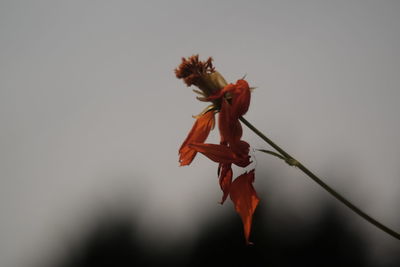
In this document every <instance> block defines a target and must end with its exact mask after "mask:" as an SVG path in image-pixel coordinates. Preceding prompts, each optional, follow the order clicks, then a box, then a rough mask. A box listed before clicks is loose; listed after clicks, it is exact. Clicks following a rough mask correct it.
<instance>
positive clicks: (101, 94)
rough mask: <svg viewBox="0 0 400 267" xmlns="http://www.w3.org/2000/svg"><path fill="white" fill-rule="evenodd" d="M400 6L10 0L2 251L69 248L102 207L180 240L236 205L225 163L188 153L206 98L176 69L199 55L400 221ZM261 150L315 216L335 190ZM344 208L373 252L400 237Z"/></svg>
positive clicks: (301, 208) (5, 10)
mask: <svg viewBox="0 0 400 267" xmlns="http://www.w3.org/2000/svg"><path fill="white" fill-rule="evenodd" d="M399 12H400V2H397V1H242V2H239V1H218V2H216V1H1V2H0V44H1V45H0V127H1V131H0V236H1V238H0V265H2V266H28V265H26V264H27V263H28V262H32V261H33V262H35V261H40V259H42V258H44V257H46V255H48V254H51V253H49V251H52V252H54V253H58V252H59V253H62V252H63V251H62V250H63V248H62V245H60V239H61V240H67V239H74V238H78V237H76V234H75V233H76V231H77V230H76V229H85V222H86V219H88V218H90V217H91V216H93V210H96V209H100V210H101V209H102V208H103V207H108V206H109V207H112V209H114V208H115V209H128V210H132V213H134V215H135V216H136V218H137V219H138V223H139V227H140V229H142V231H143V233H144V236H150V237H151V236H153V237H154V238H155V237H156V236H157V237H158V238H160V237H165V238H166V239H167V240H176V239H179V238H181V237H184V236H185V237H187V236H195V235H196V229H197V228H198V227H199V225H200V224H201V223H202V221H203V220H204V218H205V217H207V216H210V214H221V213H231V212H233V209H232V206H231V205H230V204H227V205H226V206H224V207H222V208H221V207H220V206H219V205H217V202H218V201H219V199H220V195H221V193H220V190H219V187H218V184H217V180H216V177H215V175H216V164H214V163H211V162H209V161H208V160H206V159H205V158H204V157H202V156H198V157H197V158H196V160H195V162H194V163H193V166H190V167H185V168H179V167H178V161H177V160H178V158H177V149H178V148H179V146H180V144H181V142H182V141H183V140H184V138H185V136H186V134H187V132H188V131H189V129H190V127H191V126H192V123H193V119H192V118H191V115H194V114H197V113H198V112H200V111H201V110H202V109H203V108H204V103H200V102H197V101H196V100H195V96H194V94H193V93H192V92H191V90H190V89H189V88H186V86H185V85H184V84H183V83H182V82H181V81H179V80H177V79H175V77H174V74H173V69H174V68H175V67H176V66H177V64H178V63H179V62H180V58H181V57H183V56H190V55H192V54H195V53H199V54H200V56H201V57H202V58H206V57H208V56H213V57H214V59H215V66H216V67H217V69H218V70H219V71H220V72H221V73H222V74H223V75H224V76H225V78H226V79H227V80H228V81H230V82H234V81H236V80H237V79H238V78H240V77H242V76H243V75H244V74H247V80H248V81H249V83H250V85H251V86H256V87H257V89H256V91H255V92H254V93H253V95H252V97H253V98H252V104H251V108H250V110H249V112H248V114H247V116H246V117H247V118H248V119H249V120H250V121H252V122H253V123H254V124H255V125H256V126H257V127H259V129H260V130H262V131H265V132H266V133H267V134H268V135H269V136H270V137H271V138H272V139H273V140H275V141H276V142H277V143H278V144H280V145H282V146H283V147H284V148H286V149H287V150H288V152H289V153H291V154H293V155H294V156H295V157H297V158H298V159H299V160H301V161H302V162H304V163H305V164H306V165H307V166H309V167H310V168H311V169H312V170H315V172H316V173H318V174H320V175H321V176H323V177H324V178H325V180H326V181H327V182H328V183H329V184H331V185H332V186H333V187H335V188H337V189H338V190H339V191H340V192H342V193H343V194H344V195H346V196H348V198H349V199H351V200H352V201H354V202H355V204H357V205H358V206H360V207H361V208H362V209H364V210H365V211H367V212H368V213H369V214H371V215H373V216H374V217H376V218H377V219H379V220H380V221H382V222H383V223H385V224H387V225H388V226H390V227H392V228H394V229H396V230H397V231H399V230H400V218H399V216H398V203H399V199H400V195H399V189H400V179H399V177H400V167H399V166H400V164H399V163H400V141H399V138H398V137H399V135H400V125H399V120H398V114H399V113H400V105H399V101H400V90H399V86H400V75H399V70H400V52H399V47H400V31H399V29H400V16H399V15H398V14H399ZM244 138H246V140H249V142H250V143H251V145H252V146H253V147H254V148H261V147H265V145H264V144H263V142H262V141H261V140H259V139H257V138H256V137H255V136H254V135H253V134H252V133H250V132H249V131H246V132H245V135H244ZM217 139H218V138H217V133H213V135H212V136H211V138H210V140H211V141H216V140H217ZM256 157H257V174H258V175H257V174H256V184H255V186H256V189H258V190H259V191H262V188H263V186H269V189H268V192H273V193H272V194H271V195H270V196H267V195H265V196H264V195H261V198H262V201H263V200H265V199H267V200H268V201H269V202H268V203H269V204H268V205H273V204H274V203H275V204H279V205H280V206H279V207H276V209H280V208H281V207H283V206H284V207H287V209H288V210H293V211H294V212H297V213H298V216H299V219H302V220H307V219H306V218H307V217H308V216H307V215H309V214H314V213H318V212H319V211H320V210H319V209H320V206H319V205H318V204H319V203H320V201H332V199H331V198H330V197H329V196H327V193H325V192H323V191H322V189H321V188H319V187H317V186H316V185H315V184H313V182H312V181H310V180H309V179H308V178H306V177H305V176H304V175H302V174H301V173H300V172H299V171H298V170H295V169H290V168H289V167H287V166H285V165H284V164H282V163H281V162H279V161H277V160H275V159H273V158H269V157H266V156H264V155H258V154H257V155H256ZM267 172H269V173H273V174H276V176H273V177H264V176H263V175H262V174H263V173H267ZM121 203H124V204H121ZM126 203H128V205H127V204H126ZM282 205H283V206H282ZM343 209H345V208H343ZM344 214H346V215H348V217H349V218H351V219H352V220H353V221H354V224H355V227H356V228H358V229H360V231H364V232H365V233H366V234H365V236H367V237H368V238H367V239H366V242H368V243H369V244H370V252H371V255H383V254H382V253H387V255H389V254H390V252H394V251H395V250H396V247H397V251H398V244H397V243H396V242H395V241H393V240H392V239H391V237H387V236H386V235H385V234H383V233H381V232H379V231H378V230H376V229H374V228H373V227H372V226H369V225H367V224H366V223H365V222H364V221H362V220H360V219H358V218H357V217H356V216H355V215H353V214H351V213H350V212H344ZM155 229H156V230H155ZM21 255H24V256H23V257H21ZM384 255H386V254H384ZM377 257H378V256H377Z"/></svg>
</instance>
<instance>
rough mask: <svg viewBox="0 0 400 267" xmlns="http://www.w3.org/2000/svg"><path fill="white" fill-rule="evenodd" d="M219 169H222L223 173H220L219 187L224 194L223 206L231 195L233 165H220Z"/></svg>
mask: <svg viewBox="0 0 400 267" xmlns="http://www.w3.org/2000/svg"><path fill="white" fill-rule="evenodd" d="M219 169H221V172H220V173H219V185H220V186H221V190H222V192H223V194H222V199H221V204H223V203H224V202H225V200H226V198H227V197H228V195H229V190H230V186H231V183H232V175H233V172H232V167H231V164H220V168H219Z"/></svg>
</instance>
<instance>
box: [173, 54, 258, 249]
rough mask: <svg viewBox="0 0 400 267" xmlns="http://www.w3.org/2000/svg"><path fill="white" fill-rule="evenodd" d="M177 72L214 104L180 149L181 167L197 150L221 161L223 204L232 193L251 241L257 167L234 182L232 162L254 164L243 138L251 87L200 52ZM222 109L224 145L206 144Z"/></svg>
mask: <svg viewBox="0 0 400 267" xmlns="http://www.w3.org/2000/svg"><path fill="white" fill-rule="evenodd" d="M175 73H176V76H177V77H178V78H181V79H183V80H184V81H185V83H186V84H187V85H188V86H191V85H195V86H197V87H198V88H199V89H200V90H201V91H197V90H193V91H195V92H196V93H198V94H200V97H198V99H199V100H201V101H210V102H211V103H212V104H211V105H210V106H209V107H207V108H206V110H205V111H203V112H202V113H201V114H200V115H199V116H198V118H197V120H196V122H195V124H194V125H193V127H192V130H191V131H190V132H189V135H188V136H187V138H186V139H185V141H184V142H183V144H182V146H181V148H180V149H179V162H180V164H181V166H183V165H189V164H190V163H191V162H192V161H193V159H194V157H195V156H196V153H197V152H200V153H202V154H204V155H205V156H206V157H208V158H209V159H211V160H212V161H215V162H217V163H219V167H218V176H219V184H220V187H221V190H222V191H223V196H222V200H221V204H222V203H223V202H224V201H225V200H226V198H227V197H228V195H230V197H231V199H232V201H233V203H234V205H235V209H236V211H237V212H238V213H239V215H240V216H241V218H242V221H243V227H244V234H245V238H246V243H248V244H249V243H250V242H249V236H250V229H251V222H252V217H253V213H254V210H255V208H256V207H257V204H258V201H259V199H258V197H257V194H256V192H255V190H254V188H253V185H252V183H253V181H254V170H252V171H250V172H249V173H245V174H242V175H240V176H239V177H237V178H236V179H235V180H234V181H233V182H232V177H233V171H232V164H235V165H237V166H240V167H246V166H248V165H249V164H250V156H249V147H250V146H249V144H248V143H247V142H245V141H243V140H241V138H242V133H243V130H242V126H241V124H240V121H239V118H240V117H241V116H243V115H244V114H245V113H246V112H247V110H248V109H249V105H250V95H251V92H250V87H249V85H248V83H247V82H246V81H245V80H243V79H241V80H238V81H237V82H236V83H235V84H227V83H226V81H225V79H224V78H223V77H222V75H221V74H219V73H218V72H217V71H215V69H214V67H213V65H212V59H211V58H209V59H208V60H207V61H205V62H202V61H200V60H199V58H198V55H195V56H192V57H190V58H188V59H185V58H183V59H182V63H181V65H180V66H179V67H178V68H177V69H176V70H175ZM218 111H219V116H218V128H219V131H220V136H221V140H220V144H205V143H204V142H205V140H206V139H207V137H208V135H209V133H210V131H211V129H212V128H213V127H214V123H215V118H214V114H215V113H216V112H218Z"/></svg>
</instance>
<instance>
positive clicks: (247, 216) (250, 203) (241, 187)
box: [230, 170, 259, 244]
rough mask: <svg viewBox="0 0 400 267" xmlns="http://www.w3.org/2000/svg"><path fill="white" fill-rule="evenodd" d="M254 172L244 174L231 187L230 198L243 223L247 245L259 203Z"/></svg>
mask: <svg viewBox="0 0 400 267" xmlns="http://www.w3.org/2000/svg"><path fill="white" fill-rule="evenodd" d="M253 182H254V170H252V171H250V172H248V173H244V174H242V175H240V176H239V177H238V178H236V179H235V180H234V181H233V182H232V184H231V186H230V197H231V199H232V202H233V203H234V205H235V209H236V212H237V213H239V215H240V217H241V218H242V222H243V229H244V236H245V238H246V243H247V244H250V242H249V237H250V231H251V224H252V219H253V214H254V211H255V209H256V207H257V204H258V202H259V198H258V196H257V193H256V191H255V190H254V187H253Z"/></svg>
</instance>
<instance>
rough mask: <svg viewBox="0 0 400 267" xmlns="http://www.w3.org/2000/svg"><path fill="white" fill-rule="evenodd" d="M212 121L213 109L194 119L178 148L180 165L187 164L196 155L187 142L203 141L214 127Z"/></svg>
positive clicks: (213, 120) (213, 121)
mask: <svg viewBox="0 0 400 267" xmlns="http://www.w3.org/2000/svg"><path fill="white" fill-rule="evenodd" d="M214 123H215V119H214V112H213V111H209V112H206V113H204V114H203V115H201V116H200V117H199V118H198V119H197V120H196V122H195V123H194V125H193V127H192V129H191V130H190V132H189V134H188V136H187V137H186V139H185V141H184V142H183V144H182V146H181V147H180V149H179V162H180V163H181V166H184V165H189V164H190V163H191V162H192V161H193V159H194V157H195V156H196V153H197V151H196V150H195V149H193V148H190V147H189V144H190V143H204V141H205V140H206V139H207V137H208V134H209V133H210V131H211V129H212V128H213V127H214Z"/></svg>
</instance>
